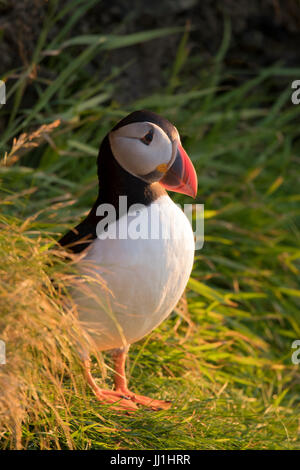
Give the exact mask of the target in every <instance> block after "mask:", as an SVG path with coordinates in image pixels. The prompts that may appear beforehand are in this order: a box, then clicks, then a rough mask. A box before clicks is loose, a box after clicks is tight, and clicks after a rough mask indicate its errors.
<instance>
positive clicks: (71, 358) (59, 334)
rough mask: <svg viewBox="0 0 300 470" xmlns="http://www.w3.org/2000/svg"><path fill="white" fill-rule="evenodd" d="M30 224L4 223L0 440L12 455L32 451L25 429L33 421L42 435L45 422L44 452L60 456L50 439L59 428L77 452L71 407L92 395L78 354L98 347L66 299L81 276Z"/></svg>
mask: <svg viewBox="0 0 300 470" xmlns="http://www.w3.org/2000/svg"><path fill="white" fill-rule="evenodd" d="M31 222H32V219H31V220H28V221H27V222H26V223H25V224H23V225H22V226H19V225H18V224H17V223H16V222H14V223H13V222H12V221H10V224H9V225H5V221H4V219H2V223H1V230H0V251H1V253H2V254H3V255H2V256H3V258H2V260H1V266H0V311H1V317H0V332H1V333H0V334H1V339H2V340H3V341H5V343H6V350H7V354H6V364H5V365H2V366H0V390H1V395H0V439H1V441H2V443H3V442H6V443H7V446H8V447H9V448H15V449H21V448H22V447H27V443H26V439H25V440H24V435H23V440H22V425H23V424H24V423H26V422H28V421H30V423H39V428H41V422H43V423H44V425H43V426H44V429H45V432H44V433H43V432H42V433H41V432H40V431H39V433H38V441H39V448H41V449H48V448H50V447H51V446H53V445H54V446H55V447H56V448H60V445H59V442H58V438H57V437H56V433H55V432H53V434H52V435H51V433H50V429H51V426H53V422H54V423H55V426H57V427H58V428H60V433H63V435H64V437H65V439H66V442H67V446H68V448H70V449H72V448H73V443H72V438H71V436H70V432H69V427H68V425H67V423H66V421H67V419H68V418H70V416H71V414H70V409H69V401H70V399H71V396H72V394H73V393H75V394H79V395H82V396H84V394H85V392H86V387H85V385H84V381H83V380H82V368H81V362H80V357H79V354H78V349H79V348H80V347H82V348H86V347H88V348H89V349H92V350H93V344H92V340H91V338H89V337H88V336H87V334H86V333H85V332H84V331H83V330H82V329H81V327H80V325H79V322H78V320H77V317H76V309H75V307H74V305H73V304H72V300H71V298H70V296H69V295H68V293H67V292H68V287H69V286H70V285H71V284H72V285H74V282H76V275H75V274H74V273H72V272H71V271H70V266H71V265H70V264H69V267H68V268H67V267H66V264H65V263H64V257H65V255H66V254H65V253H63V252H62V251H61V250H53V249H52V250H50V251H49V250H48V247H49V245H51V244H52V240H51V239H47V238H43V239H42V238H41V237H40V236H39V237H34V236H32V232H31V231H30V223H31ZM71 264H72V263H71ZM67 269H68V270H69V272H67ZM62 298H64V299H65V300H64V301H62ZM87 343H88V344H87ZM95 353H96V352H95ZM60 408H63V409H64V416H65V418H66V419H63V418H62V417H61V416H60V414H59V413H58V410H59V409H60ZM53 418H54V421H53ZM48 421H49V423H50V422H51V426H48V424H49V423H48ZM33 426H34V424H33ZM33 433H34V429H33ZM53 441H55V442H53ZM4 447H5V445H4Z"/></svg>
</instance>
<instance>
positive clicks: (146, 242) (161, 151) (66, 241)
mask: <svg viewBox="0 0 300 470" xmlns="http://www.w3.org/2000/svg"><path fill="white" fill-rule="evenodd" d="M97 168H98V180H99V190H98V197H97V199H96V201H95V203H94V205H93V207H92V209H91V210H90V212H89V213H88V215H87V217H86V218H85V219H84V220H83V221H82V222H81V223H80V224H79V225H77V226H76V227H75V228H74V229H72V230H70V231H69V232H68V233H66V234H65V235H64V236H63V237H62V238H61V239H60V240H59V243H60V245H61V246H63V247H64V248H65V249H67V250H70V251H71V252H72V253H74V255H75V260H76V261H75V263H76V266H77V268H78V273H79V276H80V279H81V280H82V283H83V285H84V286H85V285H86V287H87V289H80V291H79V290H78V289H77V290H76V291H74V292H72V297H73V298H74V301H75V303H76V306H77V311H78V316H79V320H80V322H81V324H82V326H83V328H85V329H86V331H88V332H89V333H90V334H91V335H92V337H93V340H94V344H96V347H97V348H98V349H99V351H109V352H110V353H111V354H112V357H113V361H114V389H113V390H110V389H105V388H100V387H99V386H98V385H97V383H96V381H95V379H94V377H93V375H92V373H91V362H90V354H89V351H83V352H81V355H82V361H83V366H84V372H85V377H86V380H87V382H88V384H89V385H90V387H91V388H92V390H93V392H94V394H95V395H96V397H97V399H98V400H99V402H100V403H103V404H108V405H110V406H112V407H115V408H117V409H126V410H131V411H132V410H137V409H139V408H140V407H141V406H142V407H143V406H145V407H148V408H150V409H152V410H161V409H168V408H169V407H170V406H171V402H169V401H163V400H157V399H152V398H150V397H147V396H143V395H139V394H136V393H134V392H132V391H131V390H130V389H129V387H128V383H127V379H126V372H125V365H126V357H127V354H128V350H129V347H130V345H131V344H132V343H134V342H136V341H139V340H141V339H142V338H144V337H145V336H146V335H147V334H149V333H150V332H151V331H152V330H153V329H154V328H156V327H157V326H158V325H160V323H161V322H162V321H163V320H165V319H166V318H167V317H168V316H169V315H170V313H171V312H172V311H173V310H174V308H175V306H176V304H177V303H178V301H179V300H180V298H181V296H182V294H183V292H184V290H185V287H186V284H187V282H188V279H189V276H190V274H191V271H192V267H193V261H194V251H195V241H194V234H193V229H192V226H191V223H190V221H189V220H188V218H187V216H186V215H185V213H184V212H183V211H182V209H181V208H180V207H179V206H178V205H177V204H175V203H174V202H173V201H172V199H171V198H170V197H169V195H168V193H167V191H175V192H178V193H182V194H185V195H188V196H190V197H192V198H195V197H196V194H197V174H196V171H195V168H194V166H193V164H192V162H191V160H190V158H189V157H188V155H187V153H186V152H185V150H184V148H183V147H182V144H181V140H180V136H179V133H178V131H177V129H176V127H175V126H174V125H173V124H171V123H170V122H169V121H168V120H167V119H165V118H164V117H162V116H160V115H158V114H156V113H154V112H152V111H148V110H139V111H134V112H132V113H130V114H129V115H128V116H127V117H125V118H123V119H122V120H120V121H119V122H118V123H117V124H116V125H115V126H114V127H113V129H112V130H111V131H110V132H109V133H108V134H107V135H106V136H105V137H104V139H103V141H102V143H101V145H100V149H99V154H98V159H97ZM91 280H92V281H93V280H94V282H91Z"/></svg>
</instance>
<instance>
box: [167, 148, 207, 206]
mask: <svg viewBox="0 0 300 470" xmlns="http://www.w3.org/2000/svg"><path fill="white" fill-rule="evenodd" d="M159 182H160V184H161V185H162V186H163V187H164V188H166V189H167V190H168V191H175V192H176V193H182V194H187V195H188V196H191V197H193V198H195V197H196V195H197V188H198V181H197V174H196V171H195V168H194V166H193V164H192V162H191V160H190V159H189V157H188V155H187V153H186V151H185V150H184V148H183V147H182V146H181V145H180V143H179V142H178V143H177V152H176V157H175V160H174V162H173V164H172V165H171V166H170V168H169V169H168V171H167V172H166V173H165V175H164V177H163V178H162V179H161V180H160V181H159Z"/></svg>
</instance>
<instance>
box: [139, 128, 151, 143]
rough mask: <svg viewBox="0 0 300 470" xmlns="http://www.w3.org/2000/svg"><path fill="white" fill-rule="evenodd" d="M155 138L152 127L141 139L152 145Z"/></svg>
mask: <svg viewBox="0 0 300 470" xmlns="http://www.w3.org/2000/svg"><path fill="white" fill-rule="evenodd" d="M152 139H153V129H150V131H149V132H148V133H147V134H146V135H144V137H143V138H142V139H141V141H142V142H143V144H145V145H150V144H151V142H152Z"/></svg>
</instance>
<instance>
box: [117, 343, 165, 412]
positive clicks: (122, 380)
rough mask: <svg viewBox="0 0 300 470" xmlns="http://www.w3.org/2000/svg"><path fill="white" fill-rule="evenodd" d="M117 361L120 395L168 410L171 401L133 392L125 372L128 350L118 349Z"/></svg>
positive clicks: (139, 402) (140, 403)
mask: <svg viewBox="0 0 300 470" xmlns="http://www.w3.org/2000/svg"><path fill="white" fill-rule="evenodd" d="M113 355H114V362H115V376H114V381H115V390H116V392H118V393H119V394H120V395H122V396H125V397H128V398H130V399H131V401H132V402H133V403H134V404H135V403H137V404H139V405H144V406H147V407H149V408H152V409H153V410H167V409H168V408H170V407H171V403H170V402H167V401H163V400H154V399H153V398H149V397H145V396H143V395H136V394H135V393H133V392H131V391H130V390H129V389H128V386H127V379H126V374H125V362H126V356H127V352H125V351H123V350H121V349H118V350H115V351H114V352H113Z"/></svg>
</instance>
